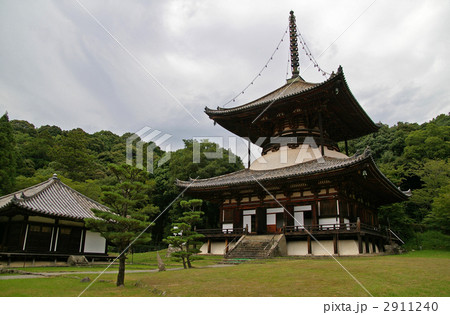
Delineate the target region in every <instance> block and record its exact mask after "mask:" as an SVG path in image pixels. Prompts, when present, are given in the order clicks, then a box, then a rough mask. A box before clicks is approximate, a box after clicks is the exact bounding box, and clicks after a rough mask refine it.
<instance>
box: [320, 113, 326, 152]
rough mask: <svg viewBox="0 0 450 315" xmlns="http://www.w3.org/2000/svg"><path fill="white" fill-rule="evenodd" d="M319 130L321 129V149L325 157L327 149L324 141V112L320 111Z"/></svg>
mask: <svg viewBox="0 0 450 315" xmlns="http://www.w3.org/2000/svg"><path fill="white" fill-rule="evenodd" d="M319 129H320V148H321V153H322V156H323V155H325V148H324V140H323V122H322V111H321V110H319Z"/></svg>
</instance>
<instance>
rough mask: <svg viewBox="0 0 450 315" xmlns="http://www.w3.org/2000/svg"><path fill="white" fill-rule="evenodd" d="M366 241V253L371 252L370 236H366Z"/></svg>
mask: <svg viewBox="0 0 450 315" xmlns="http://www.w3.org/2000/svg"><path fill="white" fill-rule="evenodd" d="M364 243H365V245H366V254H368V253H370V250H369V238H368V237H367V236H365V237H364Z"/></svg>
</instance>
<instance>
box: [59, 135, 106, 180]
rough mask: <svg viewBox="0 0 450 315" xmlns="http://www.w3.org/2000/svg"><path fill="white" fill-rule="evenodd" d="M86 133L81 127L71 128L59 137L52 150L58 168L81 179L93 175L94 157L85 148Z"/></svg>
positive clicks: (68, 175) (94, 168)
mask: <svg viewBox="0 0 450 315" xmlns="http://www.w3.org/2000/svg"><path fill="white" fill-rule="evenodd" d="M88 139H89V138H88V134H87V133H86V132H84V131H83V130H82V129H79V128H78V129H73V130H70V131H68V132H66V133H64V134H63V135H62V136H61V137H59V139H58V141H57V145H56V147H55V149H54V150H53V159H54V161H55V162H56V167H57V169H58V170H61V171H64V172H65V173H66V174H67V177H69V178H71V179H74V180H77V181H83V180H86V179H88V178H92V177H95V173H96V171H97V170H98V169H99V168H96V167H95V166H96V163H95V158H94V156H93V155H92V154H91V152H90V150H89V149H88V148H87V143H88Z"/></svg>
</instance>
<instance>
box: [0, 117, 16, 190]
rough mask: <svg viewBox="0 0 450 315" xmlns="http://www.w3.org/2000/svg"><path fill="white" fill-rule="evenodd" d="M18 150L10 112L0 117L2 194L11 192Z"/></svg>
mask: <svg viewBox="0 0 450 315" xmlns="http://www.w3.org/2000/svg"><path fill="white" fill-rule="evenodd" d="M16 165H17V164H16V151H15V143H14V136H13V128H12V126H11V124H10V122H9V118H8V114H4V115H3V116H2V117H0V195H4V194H7V193H10V192H11V191H12V190H13V188H14V180H15V176H16Z"/></svg>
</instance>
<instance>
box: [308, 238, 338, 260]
mask: <svg viewBox="0 0 450 315" xmlns="http://www.w3.org/2000/svg"><path fill="white" fill-rule="evenodd" d="M320 244H322V246H323V247H324V248H325V249H326V250H325V249H324V248H322V246H320ZM320 244H319V243H317V242H316V241H311V247H312V254H313V255H317V256H329V255H330V254H333V253H334V246H333V241H332V240H323V241H320ZM327 251H328V252H327Z"/></svg>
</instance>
